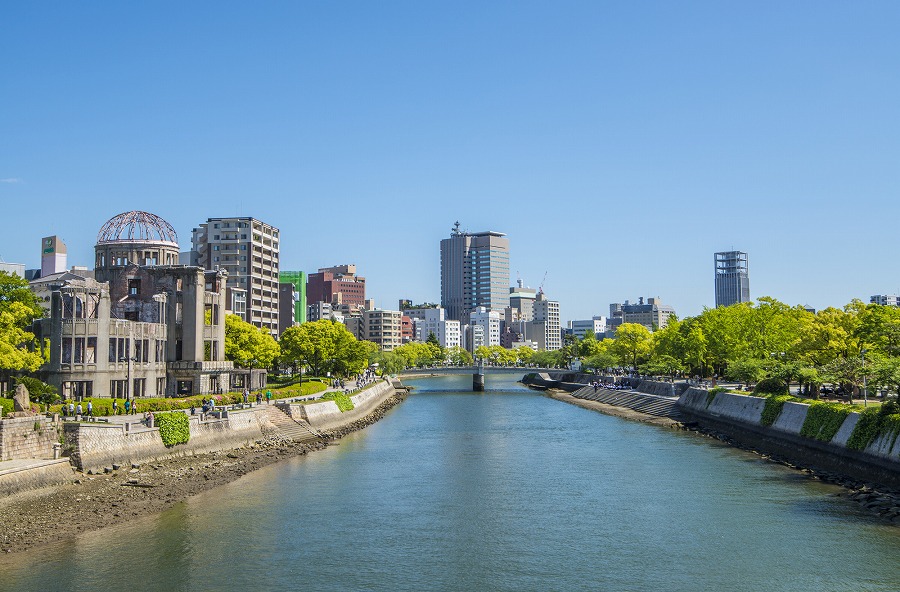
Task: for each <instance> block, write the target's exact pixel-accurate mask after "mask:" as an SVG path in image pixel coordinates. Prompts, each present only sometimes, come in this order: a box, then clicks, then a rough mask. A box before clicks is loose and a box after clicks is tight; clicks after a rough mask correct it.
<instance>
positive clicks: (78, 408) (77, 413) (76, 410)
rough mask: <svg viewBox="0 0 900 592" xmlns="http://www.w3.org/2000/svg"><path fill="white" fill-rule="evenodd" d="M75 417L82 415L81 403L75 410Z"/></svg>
mask: <svg viewBox="0 0 900 592" xmlns="http://www.w3.org/2000/svg"><path fill="white" fill-rule="evenodd" d="M75 415H76V416H78V415H81V401H79V402H78V407H76V408H75Z"/></svg>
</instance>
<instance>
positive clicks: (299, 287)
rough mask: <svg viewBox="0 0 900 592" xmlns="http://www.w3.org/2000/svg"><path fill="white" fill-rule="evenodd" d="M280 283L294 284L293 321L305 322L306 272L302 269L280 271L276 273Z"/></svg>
mask: <svg viewBox="0 0 900 592" xmlns="http://www.w3.org/2000/svg"><path fill="white" fill-rule="evenodd" d="M278 281H279V282H281V283H282V284H293V286H294V322H295V323H297V324H301V323H305V322H306V274H305V273H304V272H302V271H282V272H280V273H279V274H278Z"/></svg>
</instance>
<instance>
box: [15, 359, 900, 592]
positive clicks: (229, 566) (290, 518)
mask: <svg viewBox="0 0 900 592" xmlns="http://www.w3.org/2000/svg"><path fill="white" fill-rule="evenodd" d="M513 380H514V379H513V378H512V377H502V376H501V377H492V376H489V378H488V384H487V388H488V392H486V393H484V394H473V393H470V392H465V390H466V389H468V388H470V387H471V377H468V376H454V377H440V378H424V379H418V380H413V381H409V383H410V384H411V385H412V386H415V387H416V390H415V391H414V394H413V395H411V396H410V397H409V398H408V399H407V400H406V401H405V402H404V403H402V404H401V405H399V406H398V407H395V408H394V409H393V410H392V411H391V412H390V413H389V414H388V415H387V416H386V417H385V418H384V419H383V420H382V421H380V422H379V423H377V424H375V425H373V426H371V427H369V428H367V429H365V430H363V431H362V432H357V433H356V434H353V435H351V436H348V437H346V438H344V439H343V440H341V441H340V442H339V444H338V445H336V446H332V447H329V448H328V449H327V450H325V451H322V452H318V453H314V454H310V455H308V456H306V457H302V458H296V459H292V460H289V461H286V462H284V463H280V464H277V465H273V466H269V467H266V468H264V469H262V470H259V471H256V472H254V473H252V474H250V475H247V476H245V477H244V478H242V479H240V480H238V481H236V482H234V483H232V484H229V485H227V486H224V487H221V488H219V489H216V490H213V491H210V492H207V493H204V494H202V495H200V496H197V497H195V498H192V499H190V500H188V501H187V502H184V503H181V504H179V505H178V506H176V507H175V508H173V509H171V510H169V511H167V512H165V513H163V514H161V515H158V516H148V517H146V518H142V519H139V520H136V521H134V522H131V523H129V524H127V525H123V526H118V527H113V528H110V529H106V530H103V531H100V532H94V533H89V534H86V535H83V536H80V537H79V538H77V539H75V540H73V541H70V542H67V543H60V544H55V545H52V546H49V547H45V548H42V549H40V550H37V551H35V552H32V553H29V554H28V555H27V556H25V557H20V556H12V557H7V558H2V559H0V590H75V591H81V590H84V591H95V590H126V591H129V592H134V591H139V590H173V591H174V590H184V591H206V590H223V591H231V590H235V591H237V590H240V591H245V590H312V591H315V590H391V591H396V590H409V591H421V590H466V591H481V590H484V591H492V590H510V591H522V590H535V591H537V590H540V591H546V590H561V591H571V590H616V591H619V590H716V591H719V590H723V591H724V590H748V591H750V590H753V591H758V590H764V591H766V592H774V591H778V590H786V591H787V590H789V591H804V590H811V591H813V590H814V591H816V592H820V591H828V590H854V591H862V590H884V591H891V592H896V591H897V590H900V561H898V556H900V529H898V528H895V527H891V526H887V525H884V524H881V523H879V522H878V521H876V520H875V519H873V518H871V517H869V516H867V515H865V514H862V513H861V512H860V511H859V510H858V509H857V507H856V505H855V504H853V503H851V502H849V501H847V500H845V499H843V498H841V497H838V496H837V495H836V493H837V492H838V489H837V488H835V487H833V486H829V485H824V484H821V483H818V482H815V481H811V480H808V479H806V478H804V477H802V476H800V475H799V474H798V473H797V472H795V471H792V470H789V469H786V468H784V467H781V466H779V465H776V464H772V463H768V462H765V461H763V460H761V459H759V458H758V457H756V456H754V455H752V454H749V453H746V452H743V451H740V450H735V449H732V448H730V447H727V446H725V445H722V444H719V443H717V442H715V441H711V440H709V439H706V438H702V437H700V436H698V435H696V434H693V433H689V432H678V431H673V430H670V429H667V428H659V427H654V426H648V425H644V424H639V423H634V422H629V421H625V420H621V419H618V418H614V417H608V416H605V415H602V414H600V413H596V412H593V411H588V410H585V409H581V408H579V407H575V406H571V405H568V404H565V403H561V402H558V401H554V400H551V399H549V398H546V397H543V396H541V395H540V394H539V393H535V392H532V391H529V390H526V389H524V388H523V387H521V386H520V385H517V384H516V383H515V382H514V381H513Z"/></svg>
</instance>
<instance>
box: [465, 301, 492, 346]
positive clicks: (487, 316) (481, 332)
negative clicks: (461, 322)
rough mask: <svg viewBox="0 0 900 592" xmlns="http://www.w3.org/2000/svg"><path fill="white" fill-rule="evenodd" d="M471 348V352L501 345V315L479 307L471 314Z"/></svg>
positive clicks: (469, 344)
mask: <svg viewBox="0 0 900 592" xmlns="http://www.w3.org/2000/svg"><path fill="white" fill-rule="evenodd" d="M469 331H470V333H469V335H470V339H469V343H468V344H467V345H468V346H469V350H470V351H473V352H474V351H475V348H477V347H479V346H482V345H485V346H488V347H490V346H492V345H500V313H499V312H498V311H496V310H489V309H488V308H487V307H484V306H479V307H477V308H476V309H475V310H473V311H472V312H470V313H469Z"/></svg>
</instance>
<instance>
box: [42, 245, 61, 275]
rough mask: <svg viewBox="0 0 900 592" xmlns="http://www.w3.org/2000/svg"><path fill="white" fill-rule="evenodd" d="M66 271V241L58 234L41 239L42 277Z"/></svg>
mask: <svg viewBox="0 0 900 592" xmlns="http://www.w3.org/2000/svg"><path fill="white" fill-rule="evenodd" d="M63 271H66V243H64V242H62V239H61V238H59V237H58V236H46V237H44V238H42V239H41V277H47V276H48V275H51V274H54V273H60V272H63Z"/></svg>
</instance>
